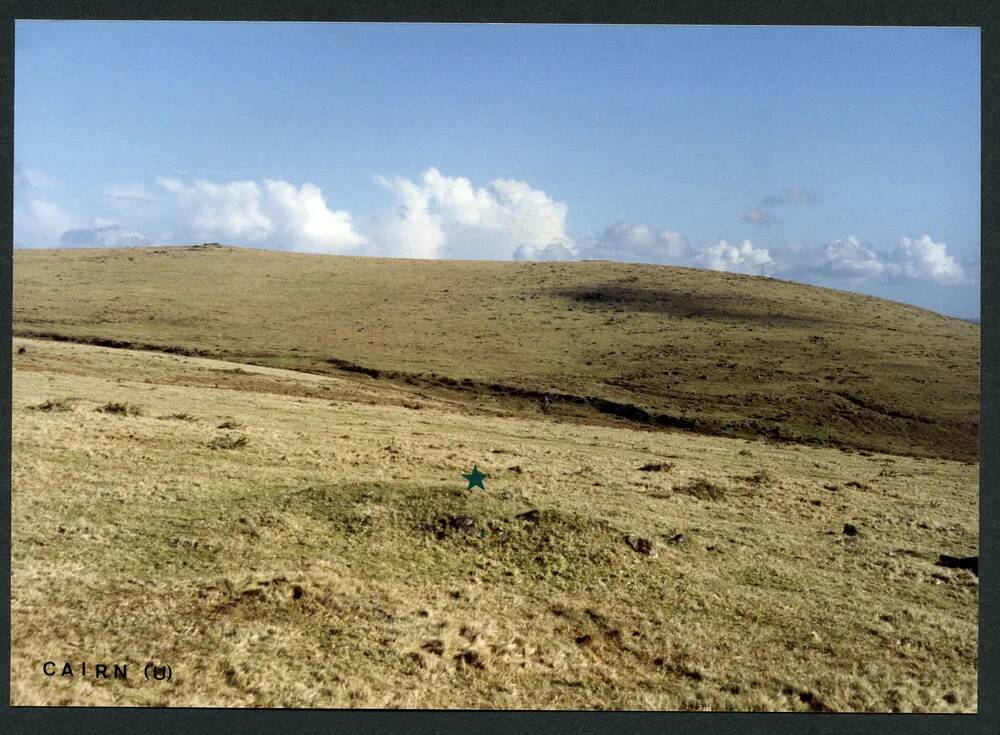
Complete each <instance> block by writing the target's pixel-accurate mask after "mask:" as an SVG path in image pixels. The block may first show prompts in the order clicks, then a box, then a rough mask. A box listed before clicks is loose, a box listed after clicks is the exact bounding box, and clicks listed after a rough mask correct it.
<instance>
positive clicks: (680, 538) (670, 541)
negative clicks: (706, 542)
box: [667, 533, 688, 544]
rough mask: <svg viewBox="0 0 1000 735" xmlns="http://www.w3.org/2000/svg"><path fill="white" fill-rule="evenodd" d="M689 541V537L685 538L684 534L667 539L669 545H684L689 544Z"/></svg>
mask: <svg viewBox="0 0 1000 735" xmlns="http://www.w3.org/2000/svg"><path fill="white" fill-rule="evenodd" d="M687 540H688V537H687V536H685V535H684V534H683V533H678V534H675V535H674V536H671V537H670V538H669V539H667V543H668V544H683V543H687Z"/></svg>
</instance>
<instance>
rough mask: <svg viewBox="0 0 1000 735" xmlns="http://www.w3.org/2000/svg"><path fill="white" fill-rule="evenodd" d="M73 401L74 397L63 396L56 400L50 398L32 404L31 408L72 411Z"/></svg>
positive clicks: (36, 409) (35, 409)
mask: <svg viewBox="0 0 1000 735" xmlns="http://www.w3.org/2000/svg"><path fill="white" fill-rule="evenodd" d="M73 401H74V399H72V398H62V399H59V400H56V401H53V400H52V399H51V398H50V399H48V400H46V401H43V402H42V403H39V404H38V405H37V406H31V409H32V410H34V411H72V410H73Z"/></svg>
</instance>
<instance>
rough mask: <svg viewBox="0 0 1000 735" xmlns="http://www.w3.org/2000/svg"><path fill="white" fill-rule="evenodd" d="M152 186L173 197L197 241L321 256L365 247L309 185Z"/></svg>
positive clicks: (164, 180)
mask: <svg viewBox="0 0 1000 735" xmlns="http://www.w3.org/2000/svg"><path fill="white" fill-rule="evenodd" d="M157 184H159V186H160V187H161V188H162V189H164V190H165V191H166V192H168V193H170V194H172V195H174V197H175V200H176V203H177V205H178V206H179V208H180V211H181V214H182V217H183V218H184V221H185V224H186V225H187V227H188V228H189V229H190V231H191V233H192V234H193V235H194V237H195V238H196V239H203V240H218V241H222V242H235V243H247V244H261V245H270V246H273V247H277V248H282V249H294V250H307V251H311V252H325V253H339V252H345V251H350V250H352V249H355V248H357V247H358V246H360V245H363V244H364V243H365V238H364V237H363V236H362V235H360V234H359V233H358V232H357V231H355V229H354V225H353V222H352V220H351V215H350V214H349V213H348V212H346V211H343V210H338V211H332V210H330V209H329V208H328V207H327V205H326V200H325V199H324V198H323V192H322V191H321V190H320V189H319V187H317V186H315V185H314V184H309V183H306V184H303V185H302V186H300V187H298V188H296V187H295V186H294V185H293V184H290V183H288V182H287V181H275V180H272V179H265V180H264V181H263V182H261V183H258V182H256V181H231V182H224V183H216V182H211V181H204V180H197V181H195V182H194V183H192V184H185V183H184V182H182V181H180V180H178V179H174V178H168V177H160V178H158V179H157Z"/></svg>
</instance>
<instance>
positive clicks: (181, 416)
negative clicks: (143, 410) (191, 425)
mask: <svg viewBox="0 0 1000 735" xmlns="http://www.w3.org/2000/svg"><path fill="white" fill-rule="evenodd" d="M160 418H162V419H170V420H173V421H197V420H198V417H197V416H194V415H192V414H190V413H187V412H180V413H168V414H167V415H166V416H161V417H160Z"/></svg>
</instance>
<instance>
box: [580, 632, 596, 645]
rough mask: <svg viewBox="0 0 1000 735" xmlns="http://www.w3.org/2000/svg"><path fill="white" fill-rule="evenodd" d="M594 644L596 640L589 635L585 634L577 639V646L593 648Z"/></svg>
mask: <svg viewBox="0 0 1000 735" xmlns="http://www.w3.org/2000/svg"><path fill="white" fill-rule="evenodd" d="M593 642H594V639H593V638H592V637H591V636H590V635H589V634H587V633H584V634H583V635H578V636H577V637H576V644H577V645H578V646H585V647H589V646H591V645H592V644H593Z"/></svg>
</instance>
